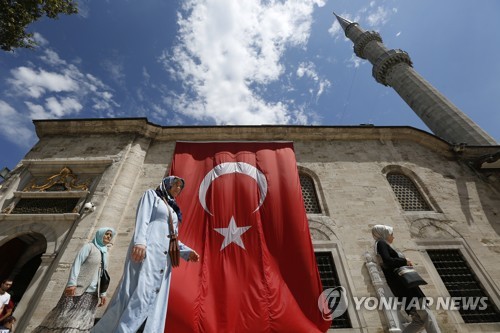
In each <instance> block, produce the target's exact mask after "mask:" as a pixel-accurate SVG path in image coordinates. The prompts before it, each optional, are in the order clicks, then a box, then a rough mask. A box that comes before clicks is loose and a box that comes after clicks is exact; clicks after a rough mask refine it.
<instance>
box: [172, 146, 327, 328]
mask: <svg viewBox="0 0 500 333" xmlns="http://www.w3.org/2000/svg"><path fill="white" fill-rule="evenodd" d="M170 174H171V175H176V176H179V177H181V178H184V180H185V182H186V185H185V188H184V189H183V191H182V193H181V195H180V196H179V197H178V198H177V201H178V203H179V206H180V207H181V209H182V213H183V222H182V225H181V227H180V231H179V239H180V240H181V241H182V242H183V243H184V244H186V245H188V246H190V247H191V248H193V249H194V250H196V251H197V252H198V253H199V254H200V262H198V263H186V262H183V261H181V262H182V263H181V265H180V267H178V268H175V269H174V270H173V274H172V284H171V288H170V297H169V304H168V311H167V321H166V328H165V332H169V333H170V332H176V333H192V332H203V333H211V332H217V333H223V332H231V333H233V332H251V333H255V332H287V333H289V332H301V333H303V332H308V333H309V332H324V331H326V330H327V329H328V327H329V326H330V322H328V321H325V320H323V318H322V316H321V312H320V310H319V309H318V305H317V303H318V297H319V296H320V294H321V292H322V287H321V280H320V278H319V273H318V269H317V266H316V260H315V256H314V251H313V247H312V242H311V237H310V233H309V226H308V222H307V216H306V212H305V208H304V203H303V199H302V191H301V187H300V181H299V175H298V171H297V165H296V160H295V154H294V151H293V144H292V143H283V142H238V143H236V142H210V143H194V142H193V143H190V142H178V143H177V144H176V147H175V153H174V158H173V161H172V165H171V170H170Z"/></svg>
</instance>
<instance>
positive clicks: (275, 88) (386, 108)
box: [0, 0, 500, 169]
mask: <svg viewBox="0 0 500 333" xmlns="http://www.w3.org/2000/svg"><path fill="white" fill-rule="evenodd" d="M79 7H80V13H79V14H78V15H71V16H62V17H61V18H60V19H59V20H49V19H42V20H40V21H39V22H36V23H34V24H32V25H31V26H29V28H28V30H29V31H30V32H34V33H35V35H36V39H37V41H38V42H39V47H38V48H36V49H35V50H16V51H15V52H9V53H8V52H1V53H0V147H1V148H0V149H1V150H0V151H1V153H0V168H2V167H4V166H7V167H9V168H10V169H13V168H14V167H15V165H16V164H17V163H18V162H19V161H20V160H21V159H22V158H23V157H24V155H25V154H26V153H27V152H28V150H29V148H30V147H31V146H32V145H33V144H35V143H36V142H37V137H36V134H35V131H34V126H33V123H32V120H33V119H66V118H101V117H103V118H106V117H147V118H148V119H149V121H151V122H153V123H155V124H158V125H167V126H171V125H223V124H227V125H250V124H252V125H259V124H294V125H298V124H307V125H359V124H363V123H371V124H374V125H377V126H387V125H391V126H392V125H393V126H413V127H416V128H420V129H424V130H426V131H428V129H427V128H426V127H425V125H424V124H423V123H422V122H421V121H420V119H419V118H418V117H417V116H416V115H415V114H414V113H413V111H412V110H411V109H410V108H409V107H408V106H407V105H406V104H405V103H404V102H403V101H402V100H401V99H400V98H399V96H398V95H397V94H396V92H395V91H394V90H392V89H391V88H389V87H384V86H382V85H380V84H378V83H376V82H375V80H374V79H373V77H372V76H371V69H372V66H371V64H369V63H368V62H366V61H363V60H361V59H359V58H357V57H356V56H355V55H354V53H353V49H352V43H351V41H349V40H347V39H346V38H345V36H344V34H343V32H342V31H341V29H340V26H339V25H338V23H337V22H336V20H335V17H334V16H333V15H332V12H333V11H335V12H336V13H337V14H339V15H341V16H343V17H345V18H347V19H350V20H351V21H356V22H359V24H360V25H361V26H362V27H363V28H364V29H365V30H375V31H378V32H379V33H380V34H381V36H382V39H383V41H384V44H385V45H386V46H387V47H388V48H396V49H402V50H405V51H407V52H408V53H409V55H410V57H411V59H412V61H413V66H414V68H415V69H416V71H417V72H419V73H420V74H421V75H422V76H423V77H424V78H425V79H426V80H428V81H429V82H430V83H431V84H433V85H434V87H436V88H437V89H438V90H440V91H441V92H442V93H443V94H444V95H445V96H446V97H448V98H449V99H450V100H451V101H452V102H453V103H454V104H455V105H456V106H457V107H458V108H460V109H461V110H462V111H463V112H465V113H466V114H467V115H468V116H469V117H470V118H472V119H473V120H474V121H475V122H476V123H477V124H478V125H479V126H481V127H482V128H483V129H485V130H486V131H487V132H488V133H489V134H490V135H491V136H492V137H493V138H495V139H496V140H497V141H499V142H500V126H499V125H500V112H499V111H500V110H499V109H500V61H499V54H500V52H499V51H500V20H498V13H500V1H497V0H476V1H472V0H470V1H469V0H461V1H456V0H439V1H431V0H419V1H411V0H375V1H360V0H335V1H333V0H289V1H278V0H274V1H257V0H238V1H234V0H186V1H165V0H142V1H138V0H128V1H125V0H120V1H118V0H108V1H103V0H86V1H80V2H79Z"/></svg>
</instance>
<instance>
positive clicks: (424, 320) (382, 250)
mask: <svg viewBox="0 0 500 333" xmlns="http://www.w3.org/2000/svg"><path fill="white" fill-rule="evenodd" d="M372 235H373V238H374V239H375V253H376V254H377V255H378V256H379V258H380V266H381V267H382V271H383V272H384V276H385V279H386V281H387V284H388V285H389V287H390V288H391V291H392V293H393V294H394V296H395V297H396V298H397V300H398V302H402V306H404V309H405V311H406V312H407V313H408V314H409V315H410V317H411V319H412V321H411V322H410V324H409V325H408V326H407V327H406V328H405V329H404V330H403V331H402V333H415V332H419V331H420V330H421V329H423V328H424V327H425V329H426V330H427V333H431V332H434V330H433V328H432V327H431V326H432V325H430V320H429V314H428V312H427V310H426V309H425V306H423V305H424V303H425V295H424V293H423V292H422V290H420V288H419V287H415V288H407V287H406V286H405V285H404V284H403V283H402V281H401V280H400V277H399V276H398V275H397V274H396V273H395V272H394V269H396V268H399V267H401V266H413V263H412V262H411V260H409V259H408V258H405V257H404V255H403V254H402V253H398V252H396V251H395V250H394V249H393V248H392V247H391V244H392V242H393V241H394V230H393V228H392V227H390V226H387V225H376V226H374V227H373V228H372Z"/></svg>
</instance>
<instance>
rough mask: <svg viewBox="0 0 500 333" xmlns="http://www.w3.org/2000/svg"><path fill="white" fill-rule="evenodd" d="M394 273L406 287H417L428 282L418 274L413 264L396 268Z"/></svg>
mask: <svg viewBox="0 0 500 333" xmlns="http://www.w3.org/2000/svg"><path fill="white" fill-rule="evenodd" d="M394 273H395V274H396V275H397V276H398V277H399V279H400V280H401V282H402V283H403V284H404V285H405V287H406V288H415V287H418V286H420V285H423V284H427V282H426V281H425V280H424V279H423V278H422V277H421V276H420V274H418V272H417V271H416V270H415V268H413V267H412V266H401V267H398V268H396V269H394Z"/></svg>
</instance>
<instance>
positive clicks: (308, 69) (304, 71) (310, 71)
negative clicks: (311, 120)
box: [297, 62, 331, 102]
mask: <svg viewBox="0 0 500 333" xmlns="http://www.w3.org/2000/svg"><path fill="white" fill-rule="evenodd" d="M297 76H298V77H300V78H301V77H303V76H306V77H309V78H311V79H312V80H313V81H314V82H315V83H316V85H317V87H318V88H317V90H318V91H317V93H316V102H317V101H318V98H319V97H320V96H321V95H322V94H323V93H324V92H325V89H327V88H328V87H330V86H331V83H330V81H329V80H327V79H323V78H320V77H319V75H318V73H317V71H316V66H315V65H314V64H313V63H312V62H307V63H306V62H302V63H300V65H299V67H298V68H297ZM311 92H312V93H314V91H313V90H312V89H311Z"/></svg>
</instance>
